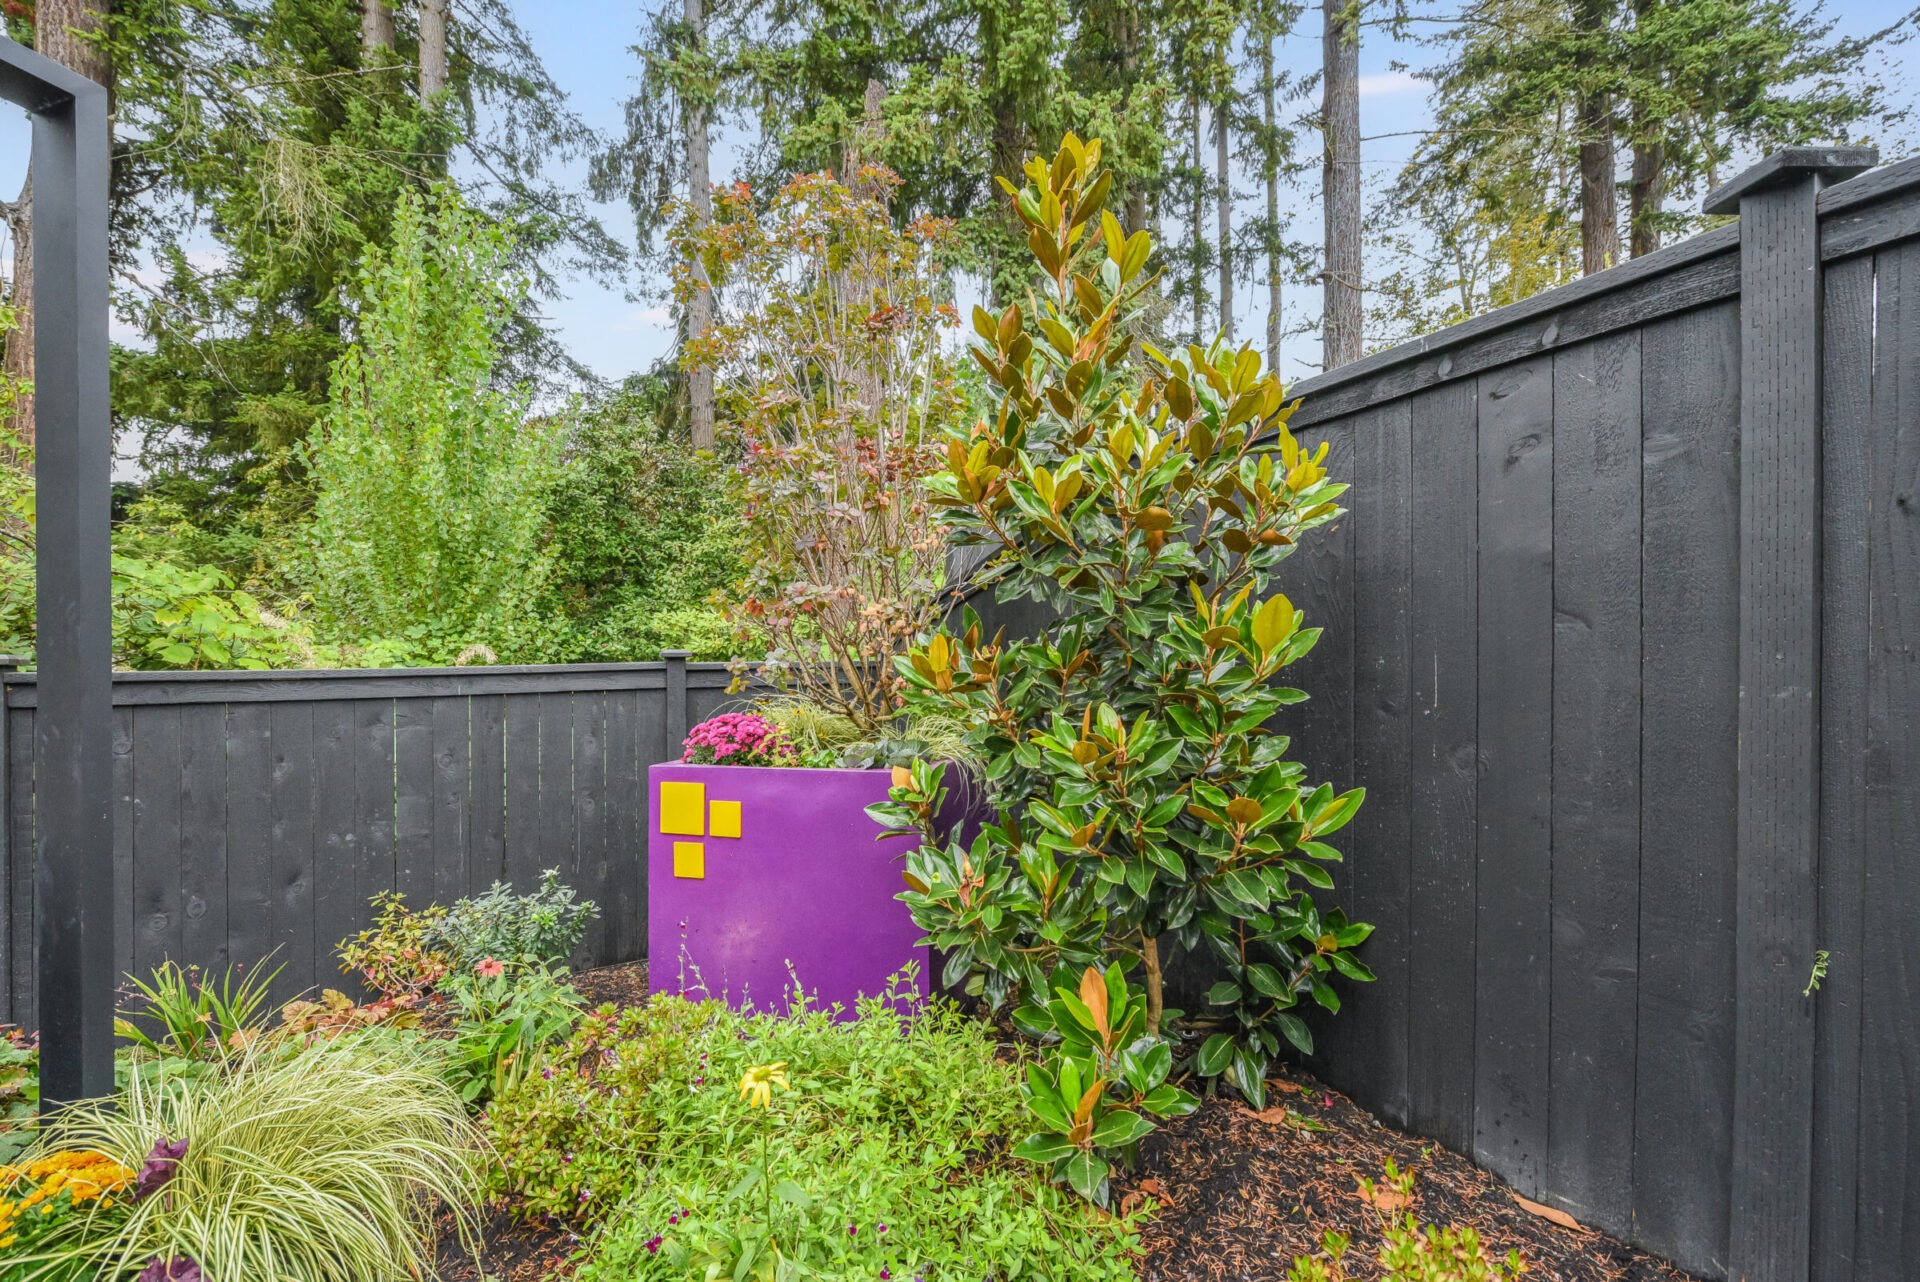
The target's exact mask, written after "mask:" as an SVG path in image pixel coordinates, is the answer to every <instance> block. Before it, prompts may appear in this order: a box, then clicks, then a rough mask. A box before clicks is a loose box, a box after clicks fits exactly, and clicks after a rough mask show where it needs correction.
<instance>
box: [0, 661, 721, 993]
mask: <svg viewBox="0 0 1920 1282" xmlns="http://www.w3.org/2000/svg"><path fill="white" fill-rule="evenodd" d="M730 681H731V675H730V674H729V673H728V672H727V671H726V670H725V667H724V665H720V664H696V663H687V662H686V661H685V660H684V658H678V659H674V660H670V661H667V662H661V663H640V664H591V665H578V666H576V667H567V668H552V669H546V668H524V667H521V668H497V669H487V668H458V669H440V670H427V671H410V670H398V671H382V672H362V671H356V672H315V673H289V672H273V673H228V674H211V673H119V674H116V677H115V682H114V710H113V712H114V722H115V729H114V771H115V775H114V778H115V796H116V817H115V850H114V870H115V879H116V883H117V884H116V894H117V902H118V904H119V905H120V908H119V911H118V913H117V914H116V916H115V927H116V930H115V939H116V943H115V951H116V957H115V962H114V964H115V967H116V970H118V971H122V972H132V973H135V974H144V973H146V972H148V971H150V970H151V969H152V968H153V967H154V966H157V965H159V964H160V963H161V962H163V961H176V962H180V963H182V964H192V965H198V966H200V967H202V968H205V969H208V970H211V971H214V972H219V971H222V970H224V969H225V968H226V967H227V966H228V965H229V964H231V965H233V966H236V967H240V968H244V969H248V970H251V969H252V968H254V967H257V966H260V965H263V964H264V965H268V966H272V967H277V968H278V969H279V972H280V973H279V978H278V980H277V981H276V983H275V985H274V993H275V995H276V997H281V998H284V997H288V996H291V995H293V994H295V993H297V992H301V991H304V990H307V989H312V988H317V987H323V986H336V987H348V988H350V987H352V983H351V981H350V979H349V977H347V976H344V975H342V974H341V973H340V971H339V968H338V960H337V958H336V956H335V949H336V948H337V947H338V945H339V943H340V941H341V940H343V939H346V938H349V937H351V936H352V935H353V934H354V933H356V932H358V931H359V930H361V929H364V928H365V927H366V926H367V925H368V924H369V923H370V921H371V917H372V912H371V908H370V901H371V900H372V898H373V897H374V896H375V895H377V894H380V893H382V892H386V891H399V892H401V893H403V894H405V895H406V896H407V898H408V900H409V902H412V903H414V904H416V905H423V904H426V903H429V902H438V903H450V902H451V901H453V900H454V899H458V898H460V897H461V896H464V895H469V894H474V893H477V892H480V891H484V890H485V889H487V888H488V887H489V886H491V885H492V884H493V883H494V882H495V881H510V882H512V883H513V884H514V886H515V887H516V888H520V889H526V888H530V887H531V886H532V885H533V884H534V883H535V882H537V880H538V879H539V876H540V874H541V872H542V871H543V870H544V869H547V868H557V869H559V870H560V875H561V877H562V879H563V880H565V881H566V882H567V883H568V884H569V885H571V886H573V887H574V888H575V889H576V890H577V891H578V892H579V893H580V895H581V896H582V897H584V898H589V899H593V900H594V901H595V902H597V903H598V904H599V905H600V907H601V917H600V919H599V921H597V922H596V923H594V925H593V927H592V928H591V929H590V930H589V932H588V934H587V937H586V939H585V941H583V943H582V945H581V949H580V952H579V953H578V955H577V956H576V958H575V961H576V962H577V963H579V964H582V965H598V964H603V963H609V962H615V961H627V960H632V959H636V958H638V957H640V956H642V955H643V954H644V952H645V947H646V905H647V899H646V874H645V868H646V862H645V849H646V768H647V766H649V765H651V764H652V763H654V762H656V761H662V760H666V759H668V758H669V756H670V755H678V751H677V750H678V742H679V739H680V738H683V737H684V736H685V730H684V727H685V726H687V725H690V724H692V723H694V722H696V721H699V720H700V719H702V718H703V717H706V716H709V715H711V714H712V713H713V712H714V711H716V710H719V709H720V708H722V707H724V706H727V705H728V704H729V703H730V702H732V701H733V699H734V696H732V695H730V694H729V693H728V689H727V687H728V685H729V683H730ZM5 692H6V712H5V721H4V723H3V724H4V726H5V734H6V739H5V744H4V753H3V754H0V759H3V760H4V762H5V772H4V782H5V800H6V808H5V817H6V824H5V836H6V840H5V842H4V846H3V847H0V894H4V896H5V900H4V907H5V910H6V911H5V912H4V914H0V977H3V978H4V980H5V985H4V991H3V992H0V1023H9V1022H10V1023H17V1024H20V1025H22V1026H25V1027H33V1026H34V1025H35V1024H36V1022H37V1016H38V1011H37V1008H36V1004H35V998H34V992H33V958H32V940H33V858H32V851H33V833H34V822H33V817H34V809H33V802H34V789H33V743H34V736H33V718H34V716H35V706H36V702H37V701H36V699H35V687H34V679H33V674H32V673H21V672H17V671H8V672H7V673H6V675H5ZM675 696H677V698H678V701H679V706H678V707H670V706H669V704H670V700H671V699H672V698H673V697H675ZM676 730H677V731H678V733H677V734H676V733H675V731H676Z"/></svg>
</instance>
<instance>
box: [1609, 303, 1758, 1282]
mask: <svg viewBox="0 0 1920 1282" xmlns="http://www.w3.org/2000/svg"><path fill="white" fill-rule="evenodd" d="M1640 352H1641V377H1642V383H1643V390H1642V396H1641V429H1642V450H1643V454H1642V473H1641V504H1642V528H1643V539H1642V544H1641V550H1640V574H1641V579H1640V595H1641V599H1642V600H1643V601H1645V602H1646V603H1647V608H1646V610H1645V611H1644V613H1643V615H1642V619H1641V681H1642V686H1641V691H1642V693H1641V699H1642V707H1641V717H1640V725H1641V745H1640V754H1641V755H1640V842H1641V855H1640V991H1639V1030H1638V1036H1637V1038H1636V1042H1635V1061H1636V1066H1635V1070H1634V1080H1635V1082H1636V1083H1637V1084H1638V1089H1639V1096H1638V1100H1637V1104H1636V1110H1635V1116H1634V1172H1633V1181H1634V1190H1633V1216H1634V1228H1635V1232H1636V1235H1637V1238H1638V1240H1639V1241H1641V1242H1644V1243H1647V1244H1648V1245H1649V1246H1651V1247H1652V1248H1653V1249H1655V1250H1658V1251H1661V1252H1662V1253H1663V1254H1666V1255H1668V1256H1671V1257H1672V1258H1674V1259H1675V1260H1677V1261H1678V1262H1679V1263H1681V1264H1682V1265H1684V1266H1685V1267H1687V1268H1689V1269H1692V1270H1694V1271H1696V1272H1701V1273H1710V1274H1721V1273H1723V1272H1724V1270H1725V1267H1726V1259H1727V1255H1726V1251H1727V1232H1728V1215H1729V1193H1728V1180H1729V1174H1730V1171H1731V1164H1732V1145H1733V1134H1732V1122H1733V1098H1732V1092H1733V1040H1732V1039H1733V898H1734V888H1733V859H1734V856H1733V841H1734V804H1733V799H1734V793H1735V786H1736V785H1735V780H1734V751H1735V735H1736V732H1737V726H1738V719H1739V710H1738V706H1737V677H1736V671H1737V668H1736V664H1737V655H1738V648H1737V642H1738V636H1739V597H1738V594H1737V591H1736V585H1737V584H1738V582H1739V572H1740V569H1739V568H1740V562H1739V541H1738V540H1739V528H1740V526H1739V520H1740V516H1739V485H1740V482H1739V477H1740V471H1739V468H1740V383H1739V379H1740V314H1739V311H1738V309H1737V308H1735V307H1729V306H1721V307H1714V308H1709V309H1705V310H1702V311H1697V312H1691V313H1687V314H1685V315H1682V316H1678V317H1674V318H1673V319H1671V320H1664V321H1660V322H1658V323H1656V324H1653V325H1650V326H1648V327H1647V329H1646V330H1645V332H1644V333H1643V334H1642V335H1641V346H1640Z"/></svg>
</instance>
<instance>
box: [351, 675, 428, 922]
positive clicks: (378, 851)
mask: <svg viewBox="0 0 1920 1282" xmlns="http://www.w3.org/2000/svg"><path fill="white" fill-rule="evenodd" d="M393 711H394V700H392V699H360V700H357V701H355V703H354V705H353V724H354V743H355V753H354V762H353V815H354V824H353V827H354V834H355V837H356V839H357V840H358V842H359V847H360V858H359V861H358V862H357V864H356V865H355V868H354V890H353V897H354V902H355V905H356V908H357V910H358V912H359V913H360V914H361V918H362V920H363V921H365V920H370V919H371V918H372V916H373V898H374V896H375V895H379V894H383V893H385V892H388V891H391V890H393V889H395V888H396V887H397V886H398V884H399V882H398V874H397V871H396V869H395V866H394V854H393V788H394V783H393V771H394V762H393ZM413 906H414V907H415V908H419V907H422V906H423V905H421V904H419V903H417V902H416V903H415V904H414V905H413Z"/></svg>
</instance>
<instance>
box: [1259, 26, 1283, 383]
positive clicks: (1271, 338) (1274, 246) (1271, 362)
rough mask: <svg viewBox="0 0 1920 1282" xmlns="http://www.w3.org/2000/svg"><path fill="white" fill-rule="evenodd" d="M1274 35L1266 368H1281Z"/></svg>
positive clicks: (1267, 81) (1269, 74)
mask: <svg viewBox="0 0 1920 1282" xmlns="http://www.w3.org/2000/svg"><path fill="white" fill-rule="evenodd" d="M1275 39H1276V36H1275V35H1274V33H1272V32H1269V33H1268V34H1267V39H1266V43H1265V44H1264V45H1263V46H1262V47H1261V50H1260V105H1261V114H1262V117H1263V123H1264V124H1265V125H1266V129H1267V133H1266V146H1267V148H1268V151H1267V154H1266V156H1265V161H1266V170H1267V368H1268V369H1270V370H1276V371H1277V370H1278V369H1279V368H1280V333H1281V321H1282V317H1281V315H1280V303H1281V299H1280V157H1279V154H1278V149H1279V137H1278V135H1277V134H1276V133H1275V129H1276V127H1277V120H1276V115H1277V113H1276V109H1275V105H1274V101H1273V90H1274V84H1273V42H1274V40H1275Z"/></svg>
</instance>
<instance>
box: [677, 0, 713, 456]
mask: <svg viewBox="0 0 1920 1282" xmlns="http://www.w3.org/2000/svg"><path fill="white" fill-rule="evenodd" d="M683 17H684V19H685V21H686V25H687V36H688V39H690V40H691V41H692V42H693V46H694V49H695V50H696V51H698V52H701V53H704V52H705V50H706V44H707V19H706V12H705V10H704V9H703V8H702V6H701V0H686V8H685V10H684V13H683ZM686 113H687V200H688V201H689V203H691V204H692V206H693V213H694V217H695V218H696V219H698V220H699V223H700V225H701V226H702V227H705V226H706V224H707V223H708V222H710V221H711V220H712V218H713V180H712V176H711V174H710V173H709V171H708V163H709V153H710V142H709V139H708V137H707V104H706V102H705V100H704V99H702V98H701V97H700V96H699V95H697V94H696V95H692V96H689V97H688V98H687V99H686ZM691 267H692V269H693V278H694V280H695V282H696V283H697V284H698V286H699V288H698V289H697V290H696V291H695V292H694V295H693V297H692V298H690V299H688V300H687V316H686V324H687V334H688V336H690V337H691V336H694V335H699V334H704V333H706V332H707V330H708V329H709V328H711V327H712V325H713V296H712V295H711V294H709V293H708V292H707V287H708V282H707V273H706V269H705V268H704V267H703V266H701V264H700V262H699V260H697V259H696V260H695V261H694V262H693V263H692V264H691ZM687 418H688V422H689V424H690V425H691V428H692V433H693V448H694V449H696V450H710V449H712V448H713V447H714V426H713V369H712V367H711V366H706V365H701V366H696V367H694V368H691V369H689V370H688V371H687Z"/></svg>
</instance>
